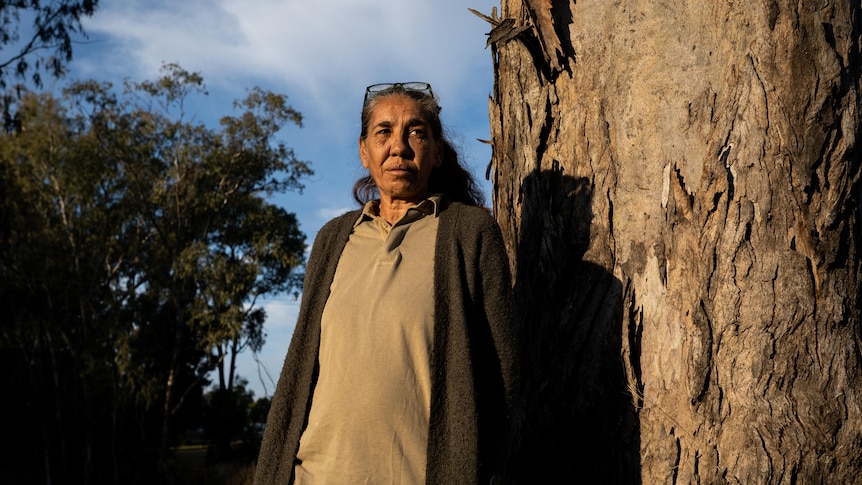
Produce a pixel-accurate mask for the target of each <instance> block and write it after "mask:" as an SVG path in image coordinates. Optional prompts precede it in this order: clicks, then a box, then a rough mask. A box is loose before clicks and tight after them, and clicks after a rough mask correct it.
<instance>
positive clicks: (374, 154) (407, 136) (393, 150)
mask: <svg viewBox="0 0 862 485" xmlns="http://www.w3.org/2000/svg"><path fill="white" fill-rule="evenodd" d="M359 158H360V159H361V160H362V166H363V167H365V168H367V169H368V173H369V175H370V176H371V178H372V179H373V180H374V183H375V184H376V185H377V191H378V192H379V193H380V200H381V202H386V203H390V202H393V201H404V202H410V203H414V204H415V203H418V202H420V201H422V200H423V199H424V198H426V197H427V196H428V195H429V194H428V179H429V178H430V177H431V172H432V171H433V170H434V168H435V167H437V166H439V165H440V150H439V147H438V146H437V141H436V140H435V139H434V137H433V136H432V134H431V129H430V127H429V126H428V123H427V122H426V120H425V119H423V118H422V115H421V111H420V109H419V105H418V103H417V102H416V101H415V100H413V99H411V98H409V97H407V96H401V95H392V96H386V97H385V98H381V99H378V100H376V104H375V105H374V109H373V111H372V113H371V118H370V121H369V123H368V134H367V136H366V137H365V138H360V139H359Z"/></svg>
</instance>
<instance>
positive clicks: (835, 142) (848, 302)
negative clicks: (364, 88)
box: [487, 0, 862, 484]
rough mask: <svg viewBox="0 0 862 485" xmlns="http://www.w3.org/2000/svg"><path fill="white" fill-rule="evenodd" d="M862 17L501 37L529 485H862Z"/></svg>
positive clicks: (498, 109) (619, 9)
mask: <svg viewBox="0 0 862 485" xmlns="http://www.w3.org/2000/svg"><path fill="white" fill-rule="evenodd" d="M860 9H862V7H860V4H859V3H858V2H854V1H849V0H829V1H817V2H815V1H802V2H797V1H789V0H742V1H730V0H727V1H726V0H719V1H704V0H677V1H673V2H667V1H664V0H617V1H605V0H578V1H575V0H570V1H566V0H562V1H560V0H553V1H551V0H525V1H521V0H503V1H502V9H501V14H500V15H499V16H497V15H496V14H494V15H492V16H491V17H490V18H488V19H487V20H489V21H490V22H491V23H492V24H493V28H492V31H491V34H490V38H489V43H490V44H491V51H492V55H493V59H494V69H495V86H494V93H493V97H492V99H491V100H490V115H491V135H492V142H493V147H494V151H493V159H492V163H493V164H494V176H493V181H494V196H495V200H494V209H495V213H496V216H497V219H498V221H499V223H500V225H501V227H502V229H503V232H504V236H505V237H506V238H507V241H508V244H509V251H510V257H511V258H512V270H513V274H515V277H516V293H517V296H518V301H519V304H520V306H521V312H522V316H523V321H524V325H525V332H524V339H523V342H524V350H525V359H524V362H525V369H524V376H525V379H524V382H525V384H524V386H525V387H524V395H525V400H524V412H525V415H524V426H523V430H522V433H521V436H520V443H521V446H522V454H523V455H522V459H521V460H519V463H520V465H519V472H520V473H521V474H522V475H521V476H522V478H525V480H524V482H528V483H529V482H533V483H541V481H540V480H538V479H540V478H548V479H550V478H552V477H553V478H555V479H557V480H561V481H562V482H566V481H568V482H575V483H645V484H658V483H702V484H713V483H742V484H750V483H859V481H860V480H862V473H860V472H862V409H860V406H862V396H860V394H862V369H860V363H862V354H860V348H862V342H860V321H862V318H860V313H862V310H860V309H861V308H862V303H860V289H862V288H860V283H862V251H860V249H862V235H860V205H859V204H860V202H859V201H860V158H862V150H860V142H859V140H857V135H858V134H859V133H860V111H859V110H860V90H859V89H860V68H862V63H860V43H859V42H860V35H862V17H860V13H862V12H860ZM589 479H593V482H590V481H589ZM555 483H559V482H555Z"/></svg>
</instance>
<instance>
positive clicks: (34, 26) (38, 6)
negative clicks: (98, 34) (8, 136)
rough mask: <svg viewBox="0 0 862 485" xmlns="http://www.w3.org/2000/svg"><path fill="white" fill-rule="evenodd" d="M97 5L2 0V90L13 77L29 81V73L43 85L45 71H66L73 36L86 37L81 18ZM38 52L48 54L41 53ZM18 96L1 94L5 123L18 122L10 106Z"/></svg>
mask: <svg viewBox="0 0 862 485" xmlns="http://www.w3.org/2000/svg"><path fill="white" fill-rule="evenodd" d="M98 5H99V0H83V1H77V0H49V1H47V2H43V1H41V0H8V1H0V90H5V89H6V87H7V86H8V82H9V79H10V78H18V79H20V80H22V81H25V82H26V81H27V80H28V76H29V81H31V82H32V83H33V85H34V86H36V87H39V88H41V87H42V73H43V72H47V73H48V74H49V75H51V76H53V77H55V78H59V77H61V76H62V75H64V74H65V73H66V64H67V63H68V62H69V61H71V60H72V41H73V38H74V37H76V36H78V37H86V33H85V32H84V29H83V26H82V25H81V19H82V18H83V17H91V16H92V15H93V14H94V13H95V12H96V8H97V7H98ZM22 21H23V23H27V24H28V25H22ZM7 48H11V51H12V52H11V53H9V50H7ZM39 52H44V53H45V54H46V55H43V56H41V57H39V56H37V53H39ZM18 99H20V98H19V97H18V96H16V95H13V94H12V93H8V94H6V95H5V96H3V97H0V108H2V111H3V118H4V125H5V126H6V127H9V126H12V125H14V123H15V119H14V117H13V116H12V114H11V112H10V109H9V107H10V106H11V105H12V104H13V103H14V102H15V101H16V100H18Z"/></svg>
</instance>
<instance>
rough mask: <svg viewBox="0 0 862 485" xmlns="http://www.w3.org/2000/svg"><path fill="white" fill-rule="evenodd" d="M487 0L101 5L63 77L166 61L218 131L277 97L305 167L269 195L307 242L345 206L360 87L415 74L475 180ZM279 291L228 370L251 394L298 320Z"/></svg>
mask: <svg viewBox="0 0 862 485" xmlns="http://www.w3.org/2000/svg"><path fill="white" fill-rule="evenodd" d="M497 5H499V2H495V1H493V0H315V1H308V0H183V1H181V2H180V1H176V0H101V1H100V6H99V10H98V11H97V12H96V15H95V16H94V17H93V18H92V19H88V20H86V22H85V29H86V31H87V32H88V34H89V40H88V42H87V43H86V44H83V45H78V46H77V47H76V50H75V58H74V60H73V62H72V63H71V64H70V66H69V67H70V72H69V76H68V77H69V78H72V79H87V78H93V79H96V80H99V81H112V82H114V83H115V84H116V85H118V86H119V85H120V84H121V82H122V80H123V79H125V78H131V79H133V80H137V81H140V80H145V79H154V78H155V77H156V76H157V75H158V72H159V68H160V67H161V65H162V64H163V63H165V62H176V63H179V64H180V65H181V66H182V67H183V68H185V69H187V70H190V71H196V72H200V73H201V74H202V75H203V77H204V79H205V82H206V86H207V90H208V92H209V96H207V97H206V98H202V99H199V100H198V101H197V102H195V103H193V104H192V106H191V111H193V113H192V114H194V115H195V116H196V117H197V119H198V120H200V121H202V122H204V123H206V124H208V125H212V126H216V125H215V123H216V120H217V119H218V118H219V117H220V116H222V115H226V114H231V113H232V111H231V110H232V107H231V103H232V102H233V100H235V99H241V98H244V97H245V94H246V90H247V89H248V88H251V87H254V86H260V87H261V88H263V89H267V90H271V91H274V92H279V93H284V94H286V95H287V96H288V102H289V104H290V105H291V106H292V107H293V108H294V109H296V110H298V111H300V112H301V113H302V115H303V117H304V120H303V127H302V128H297V127H288V128H286V129H285V130H283V132H282V133H281V134H280V139H281V140H283V141H284V142H285V143H286V145H287V146H289V147H292V148H293V149H294V152H295V153H296V156H297V158H299V159H300V160H306V161H309V162H311V164H312V167H313V169H314V171H315V175H314V176H313V177H311V178H309V179H307V180H305V190H304V192H303V193H302V194H301V195H300V194H293V193H291V194H287V195H284V196H278V197H276V198H275V199H274V200H273V201H274V202H275V203H277V204H279V205H282V206H284V207H285V208H286V209H287V210H289V211H291V212H294V213H296V215H297V217H298V218H299V221H300V224H301V229H302V230H303V232H305V233H306V235H307V237H308V243H309V244H311V242H312V241H313V240H314V236H315V235H316V233H317V231H318V230H319V229H320V227H321V226H322V225H323V224H324V223H325V222H326V221H327V220H329V219H330V218H332V217H334V216H336V215H338V214H341V213H343V212H345V211H347V210H349V209H352V208H354V207H355V203H354V202H353V199H352V196H351V188H352V186H353V182H354V180H356V178H357V177H358V176H360V175H361V173H362V167H361V165H360V163H359V157H358V154H357V137H358V134H359V109H360V107H361V104H362V98H363V95H364V92H365V87H366V86H367V85H369V84H374V83H378V82H398V81H427V82H429V83H431V85H432V87H433V89H434V92H435V93H436V94H437V95H438V97H439V98H440V103H441V105H442V106H443V111H442V113H441V115H442V117H443V122H444V124H445V125H446V127H447V128H448V129H449V131H450V134H451V135H453V138H454V140H455V142H456V143H457V144H459V145H460V147H461V152H462V155H463V156H464V159H465V162H466V164H467V165H468V167H469V168H471V169H472V170H473V172H474V173H475V174H476V176H477V178H478V179H479V180H480V181H482V182H483V184H484V187H485V190H486V193H488V194H489V195H488V201H489V202H490V183H489V182H487V181H485V180H484V172H485V166H486V165H487V163H488V160H489V159H490V156H491V150H490V147H489V146H488V145H485V144H482V143H480V142H478V141H476V139H477V138H481V139H488V138H490V134H489V131H490V128H489V122H488V96H489V95H490V94H491V91H492V88H493V71H492V70H493V67H492V62H491V53H490V50H489V49H485V41H486V38H487V37H486V35H485V34H486V33H487V32H488V31H489V30H490V26H489V25H488V24H487V23H486V22H484V21H483V20H481V19H480V18H478V17H476V16H474V15H473V14H471V13H470V12H469V11H468V10H467V9H468V7H469V8H473V9H475V10H478V11H480V12H483V13H485V14H490V12H491V8H492V6H497ZM298 306H299V302H298V301H295V300H294V299H293V297H291V296H282V297H278V298H273V299H271V300H268V301H267V302H265V308H266V310H267V314H268V318H267V322H266V332H267V343H266V345H265V346H264V349H263V351H262V352H261V353H260V354H259V355H258V356H257V361H255V359H254V358H253V356H252V355H251V354H249V353H246V354H243V355H242V356H241V357H240V361H239V364H238V373H239V374H240V375H242V376H243V377H245V378H246V379H248V381H249V387H250V388H251V389H252V390H253V391H254V393H255V396H257V397H262V396H264V395H271V394H272V392H273V389H274V387H275V380H276V379H277V378H278V373H279V371H280V370H281V363H282V361H283V359H284V354H285V352H286V351H287V346H288V344H289V342H290V337H291V335H292V332H293V328H294V325H295V323H296V314H297V310H298Z"/></svg>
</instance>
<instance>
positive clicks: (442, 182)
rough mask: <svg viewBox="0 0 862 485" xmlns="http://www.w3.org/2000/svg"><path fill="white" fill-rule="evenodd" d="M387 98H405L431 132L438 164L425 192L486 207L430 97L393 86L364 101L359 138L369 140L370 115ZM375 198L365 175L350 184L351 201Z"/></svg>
mask: <svg viewBox="0 0 862 485" xmlns="http://www.w3.org/2000/svg"><path fill="white" fill-rule="evenodd" d="M390 96H406V97H408V98H411V99H413V100H415V101H416V102H417V103H418V104H419V110H420V112H421V113H422V117H423V118H424V119H425V121H426V122H427V123H428V126H429V127H430V128H431V135H432V136H433V137H434V140H435V141H436V142H437V145H438V146H439V147H440V156H441V164H440V166H438V167H436V168H435V169H434V170H433V171H432V172H431V176H430V178H429V180H428V192H429V193H432V194H436V193H442V194H445V195H446V196H447V197H448V199H449V200H451V201H454V202H461V203H463V204H466V205H473V206H479V207H482V206H484V205H485V196H484V194H483V193H482V191H481V190H480V189H479V186H478V185H477V184H476V180H475V179H474V178H473V175H472V174H471V173H470V172H469V171H468V170H467V169H465V168H464V167H463V166H461V162H460V160H459V155H458V151H457V150H455V147H454V146H453V145H452V143H451V142H450V141H449V140H448V138H447V137H446V134H445V132H444V130H443V123H442V122H441V121H440V110H441V109H442V108H440V104H439V103H438V102H437V99H436V98H435V97H434V95H433V94H429V93H425V92H422V91H416V90H412V89H405V88H404V87H403V86H401V85H399V84H396V85H394V86H393V87H391V88H389V89H386V90H383V91H380V92H378V93H375V94H374V95H373V96H371V97H369V98H368V99H366V101H365V104H364V105H363V106H362V128H361V132H360V134H359V136H360V138H363V139H364V138H365V137H366V136H368V124H369V123H370V122H371V114H372V113H373V112H374V108H375V106H377V103H379V102H380V100H381V99H384V98H387V97H390ZM376 196H377V186H376V185H375V184H374V180H373V179H372V178H371V176H370V175H366V176H364V177H362V178H360V179H359V180H357V181H356V183H354V184H353V198H354V199H355V200H356V202H358V203H359V204H360V205H364V204H365V203H366V202H368V201H369V200H372V199H374V198H375V197H376Z"/></svg>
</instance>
